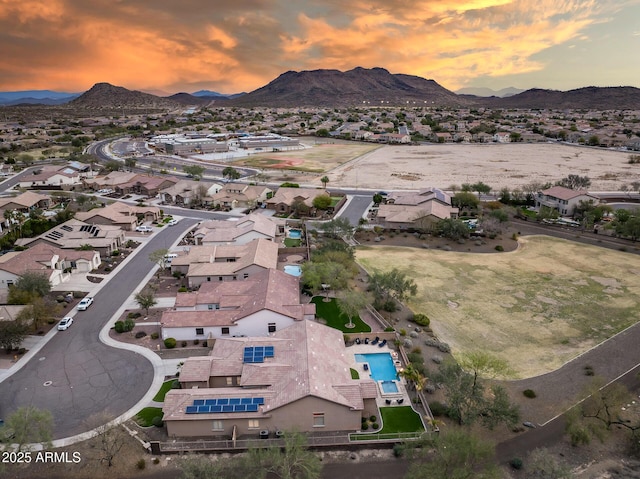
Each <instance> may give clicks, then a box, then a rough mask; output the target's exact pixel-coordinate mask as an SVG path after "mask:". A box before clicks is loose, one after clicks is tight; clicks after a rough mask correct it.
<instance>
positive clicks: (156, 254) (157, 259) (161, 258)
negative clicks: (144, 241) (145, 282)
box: [149, 248, 169, 279]
mask: <svg viewBox="0 0 640 479" xmlns="http://www.w3.org/2000/svg"><path fill="white" fill-rule="evenodd" d="M167 254H169V250H168V249H167V248H160V249H157V250H154V251H152V252H151V253H149V260H150V261H151V262H152V263H154V264H156V265H158V271H156V274H157V277H158V279H160V274H161V273H162V271H164V270H165V269H166V267H167Z"/></svg>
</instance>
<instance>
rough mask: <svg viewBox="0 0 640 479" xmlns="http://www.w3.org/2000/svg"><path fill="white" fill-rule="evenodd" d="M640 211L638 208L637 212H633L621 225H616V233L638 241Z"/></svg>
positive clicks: (639, 234)
mask: <svg viewBox="0 0 640 479" xmlns="http://www.w3.org/2000/svg"><path fill="white" fill-rule="evenodd" d="M639 213H640V211H639V210H636V213H635V214H633V213H632V214H631V215H630V216H629V219H627V220H626V221H625V222H624V223H622V224H620V225H616V233H618V234H620V235H622V236H627V237H628V238H630V239H631V241H637V240H638V238H640V216H639V215H638V214H639Z"/></svg>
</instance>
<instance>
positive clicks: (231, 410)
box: [222, 406, 233, 412]
mask: <svg viewBox="0 0 640 479" xmlns="http://www.w3.org/2000/svg"><path fill="white" fill-rule="evenodd" d="M222 412H233V406H222Z"/></svg>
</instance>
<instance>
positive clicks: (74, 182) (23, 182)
mask: <svg viewBox="0 0 640 479" xmlns="http://www.w3.org/2000/svg"><path fill="white" fill-rule="evenodd" d="M33 173H34V174H32V175H25V176H23V177H22V178H21V179H20V182H19V183H18V185H19V186H20V188H32V189H53V188H58V189H64V190H73V189H75V187H76V186H80V185H82V178H83V176H85V173H82V172H80V171H78V170H76V169H75V168H72V167H71V166H60V165H45V166H43V167H42V168H41V169H40V170H34V172H33Z"/></svg>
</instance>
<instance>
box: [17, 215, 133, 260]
mask: <svg viewBox="0 0 640 479" xmlns="http://www.w3.org/2000/svg"><path fill="white" fill-rule="evenodd" d="M124 242H125V237H124V230H123V229H122V228H120V227H119V226H113V225H99V224H89V223H85V222H84V221H80V220H78V219H77V218H73V219H70V220H69V221H65V222H64V223H62V224H59V225H57V226H55V227H54V228H52V229H50V230H48V231H45V232H44V233H42V234H41V235H39V236H36V237H35V238H20V239H18V240H17V241H16V245H18V246H28V247H33V246H35V245H36V244H39V243H44V244H48V245H51V246H56V247H58V248H60V249H63V250H69V249H72V250H76V249H79V248H81V247H83V246H86V245H89V246H91V248H92V249H93V250H94V251H98V252H99V253H100V256H102V257H103V258H106V257H109V256H111V253H113V252H114V251H116V250H119V249H121V248H122V246H123V244H124Z"/></svg>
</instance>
